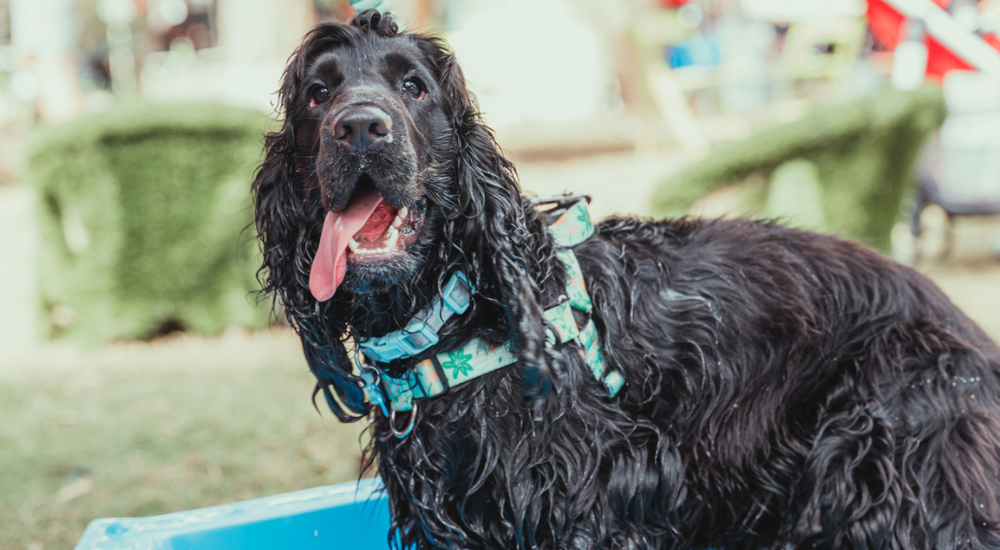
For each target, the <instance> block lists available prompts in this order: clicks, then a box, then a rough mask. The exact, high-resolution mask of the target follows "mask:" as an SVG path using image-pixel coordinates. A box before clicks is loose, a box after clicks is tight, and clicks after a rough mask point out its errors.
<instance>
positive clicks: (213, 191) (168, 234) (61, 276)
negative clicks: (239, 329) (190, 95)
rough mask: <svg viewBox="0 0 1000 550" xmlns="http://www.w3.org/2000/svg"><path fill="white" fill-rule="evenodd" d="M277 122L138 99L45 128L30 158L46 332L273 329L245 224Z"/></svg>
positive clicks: (122, 335)
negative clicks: (266, 138) (260, 297)
mask: <svg viewBox="0 0 1000 550" xmlns="http://www.w3.org/2000/svg"><path fill="white" fill-rule="evenodd" d="M270 125H271V122H270V120H269V119H268V118H267V117H266V116H265V115H263V114H261V113H257V112H255V111H248V110H243V109H237V108H232V107H225V106H221V105H212V104H185V105H150V104H132V105H127V106H123V107H119V108H116V109H115V110H113V111H111V112H107V113H101V114H97V115H90V116H87V117H83V118H81V119H79V120H76V121H74V122H71V123H69V124H65V125H60V126H53V127H47V128H44V129H42V130H40V131H38V132H36V134H35V135H33V136H32V138H33V139H32V140H31V142H30V144H29V147H28V148H27V154H26V162H25V165H26V172H27V174H26V176H27V179H28V180H29V181H30V182H31V183H33V184H34V186H35V187H36V189H37V193H38V198H39V201H38V218H39V226H40V228H39V229H40V233H41V236H42V245H41V251H40V258H39V260H40V263H39V266H40V273H39V275H40V285H39V286H40V289H41V293H42V301H43V306H44V307H45V309H46V310H47V315H46V316H45V318H46V319H51V318H54V319H55V322H54V323H53V324H51V325H50V326H49V327H48V328H49V333H50V334H53V335H62V334H65V335H67V336H71V337H74V338H77V339H81V340H84V341H90V342H100V341H107V340H111V339H131V338H143V337H147V336H149V335H150V334H152V333H154V332H155V331H156V330H158V329H159V328H161V327H162V326H164V325H165V324H168V323H171V324H172V323H179V324H180V325H181V326H182V327H184V328H188V329H191V330H194V331H197V332H199V333H201V334H215V333H218V332H219V331H221V330H222V329H224V328H225V327H226V326H227V325H230V324H237V325H242V326H245V327H260V326H263V325H265V324H266V323H267V321H268V316H269V311H268V307H267V306H268V305H267V304H257V303H256V299H255V297H254V296H253V294H252V292H253V290H255V289H256V288H258V285H257V283H256V281H255V278H254V274H255V272H256V269H257V266H259V265H260V264H259V258H258V253H257V252H256V247H255V246H254V244H253V242H252V241H253V235H254V233H253V231H252V229H248V227H249V226H250V224H251V222H252V210H251V207H250V206H251V201H250V182H251V180H252V176H253V171H254V169H255V167H256V166H257V165H258V164H259V162H260V158H261V151H262V144H263V138H262V136H263V133H264V132H265V131H266V130H267V129H268V127H269V126H270ZM53 313H54V315H53Z"/></svg>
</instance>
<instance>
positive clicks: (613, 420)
mask: <svg viewBox="0 0 1000 550" xmlns="http://www.w3.org/2000/svg"><path fill="white" fill-rule="evenodd" d="M281 102H282V105H283V108H284V110H285V117H284V127H283V129H282V130H281V131H279V132H276V133H273V134H270V135H269V136H268V139H267V158H266V160H265V162H264V165H263V167H262V168H261V169H260V171H259V173H258V176H257V179H256V182H255V184H254V190H255V195H256V214H257V227H258V230H259V234H260V238H261V241H262V243H263V252H264V260H265V271H264V272H263V273H264V275H263V277H264V278H265V279H266V281H265V282H266V285H265V286H266V290H268V291H271V292H273V293H275V294H276V296H277V297H278V298H279V299H280V302H281V304H283V306H284V308H285V312H286V313H287V316H288V318H289V320H290V321H291V323H292V324H293V325H294V326H295V328H296V330H297V331H298V332H299V334H300V335H301V337H302V342H303V347H304V350H305V355H306V358H307V359H308V363H309V365H310V367H311V369H312V371H313V373H314V374H315V375H316V377H317V379H318V384H317V390H316V391H317V392H318V393H322V394H323V395H324V396H325V398H326V401H327V402H328V403H329V405H330V407H331V408H332V409H333V411H334V412H335V413H336V415H337V416H338V417H339V418H340V419H342V420H344V421H351V420H357V419H358V418H366V417H367V418H370V419H371V422H372V424H371V425H372V428H371V432H372V440H371V441H372V443H371V447H370V448H369V449H368V456H369V457H370V460H372V461H374V462H377V464H378V470H379V473H380V474H381V476H382V478H383V480H384V481H385V485H386V488H387V490H388V493H389V496H390V502H391V510H392V518H393V520H392V521H393V523H392V525H393V534H394V535H399V536H400V537H401V541H402V543H403V544H406V545H410V544H415V545H416V546H417V547H419V548H439V547H447V548H515V547H516V548H676V549H688V548H838V549H839V548H849V549H869V548H898V549H913V548H920V549H923V548H940V549H953V548H1000V350H998V348H997V347H996V345H995V344H994V343H992V342H991V341H990V340H989V338H987V336H985V335H984V334H983V332H982V331H981V330H980V329H979V328H977V327H976V326H975V324H974V323H973V322H972V321H970V320H969V319H967V318H966V317H965V316H964V315H962V313H960V312H959V311H958V310H957V309H956V308H955V307H954V306H953V305H952V304H951V303H950V302H949V301H948V299H947V298H946V297H945V296H944V295H943V294H942V293H941V292H940V291H939V290H938V289H937V288H935V287H934V285H933V284H931V283H930V282H929V281H928V280H926V279H925V278H924V277H922V276H921V275H919V274H917V273H915V272H914V271H912V270H910V269H908V268H906V267H902V266H900V265H897V264H895V263H893V262H891V261H889V260H886V259H885V258H883V257H881V256H879V255H877V254H875V253H873V252H870V251H868V250H866V249H864V248H862V247H860V246H858V245H855V244H852V243H849V242H844V241H841V240H838V239H835V238H831V237H826V236H821V235H815V234H811V233H806V232H801V231H794V230H789V229H784V228H782V227H779V226H777V225H774V224H771V223H763V222H750V221H706V220H693V219H685V220H673V221H663V222H651V221H641V220H636V219H631V218H612V219H608V220H605V221H603V222H602V223H600V224H599V225H598V227H597V229H596V232H595V233H594V234H593V236H591V237H590V238H587V239H586V240H584V241H583V242H582V243H579V244H576V243H575V242H570V243H569V244H566V243H561V242H560V241H559V239H558V238H556V237H557V236H556V233H557V231H556V227H555V226H553V225H552V220H553V219H554V218H557V217H559V216H560V215H565V214H566V213H567V212H577V211H574V210H573V209H574V208H577V209H578V207H579V206H580V204H581V203H579V202H573V201H572V200H570V199H569V198H567V199H566V200H561V201H556V202H554V203H552V204H551V205H549V206H548V209H549V210H546V207H545V206H544V205H539V201H532V200H531V199H526V198H524V197H522V196H521V195H520V191H519V188H518V184H517V182H516V179H515V174H514V171H513V168H512V166H511V164H510V163H509V162H508V161H507V160H506V159H505V158H504V157H503V156H502V154H501V153H500V152H499V150H498V148H497V145H496V143H495V142H494V140H493V137H492V134H491V133H490V131H489V130H488V129H487V128H485V127H484V126H483V125H482V123H481V122H480V119H479V115H478V113H477V109H476V106H475V103H474V102H473V100H472V99H471V98H470V96H469V95H468V93H467V92H466V89H465V85H464V81H463V77H462V73H461V71H460V70H459V68H458V66H457V65H456V63H455V60H454V58H453V57H452V55H451V54H450V53H449V51H448V50H447V48H446V46H445V45H444V44H443V43H442V42H441V41H439V40H436V39H433V38H428V37H425V36H420V35H413V34H399V33H398V32H397V30H396V26H395V25H394V24H393V22H392V21H391V20H390V19H389V18H388V17H381V16H380V15H379V14H378V13H377V12H371V11H369V12H364V13H362V14H360V15H359V16H358V17H357V18H355V20H354V21H353V22H352V23H351V24H350V25H340V24H324V25H320V26H319V27H317V28H316V29H315V30H313V31H312V32H311V33H309V35H308V36H306V38H305V40H304V42H303V44H302V46H301V47H300V48H299V50H298V51H297V52H296V53H295V54H294V56H293V57H292V60H291V62H290V65H289V66H288V68H287V71H286V73H285V76H284V81H283V84H282V87H281ZM609 185H622V186H623V189H624V188H625V186H627V182H609ZM577 213H578V212H577ZM574 215H576V214H574ZM563 217H565V216H563ZM581 223H584V222H583V221H581ZM584 226H585V223H584ZM585 236H586V235H584V237H585ZM568 251H569V254H568V256H567V252H568ZM574 257H575V261H574V260H573V258H574ZM577 265H578V266H579V268H581V269H582V273H583V279H582V280H585V284H586V293H584V294H583V295H582V298H581V296H580V295H575V297H574V296H572V295H573V294H574V293H573V289H574V288H576V289H580V288H582V286H581V285H580V284H579V280H578V279H579V277H574V274H575V273H574V271H575V267H576V266H577ZM457 274H462V275H464V277H465V278H462V275H457ZM574 285H576V286H574ZM443 294H447V296H448V297H449V300H451V301H448V300H444V299H443V298H442V295H443ZM470 294H471V298H470V297H469V296H470ZM568 295H571V296H568ZM578 298H579V299H580V301H581V302H580V303H577V299H578ZM442 300H444V301H442ZM568 300H569V301H568ZM452 302H455V303H457V305H448V306H447V307H448V308H451V309H449V310H448V311H447V312H446V313H444V314H441V315H438V316H437V317H441V319H438V320H437V321H434V320H433V319H432V318H434V317H436V315H435V314H437V313H441V312H442V311H445V310H444V309H441V308H442V306H440V304H442V303H445V304H446V305H447V304H450V303H452ZM466 302H468V303H466ZM570 302H572V307H571V308H568V307H563V306H564V305H565V304H567V303H570ZM591 304H592V306H591ZM435 307H437V309H435ZM560 308H562V309H560ZM452 310H454V312H452ZM429 311H430V313H428V312H429ZM459 311H461V312H459ZM553 311H562V312H563V313H565V312H566V311H571V317H572V319H568V320H567V318H566V317H565V316H564V317H561V318H560V319H562V320H563V321H568V322H567V323H566V324H565V325H559V323H558V322H557V321H558V319H555V318H554V317H553V316H552V315H550V312H553ZM415 315H416V316H417V318H418V319H421V320H422V321H423V322H424V325H425V326H429V327H430V328H429V329H428V330H427V331H418V329H422V328H426V327H425V326H422V325H420V322H418V321H413V320H412V319H413V318H414V316H415ZM449 316H450V317H449ZM446 317H447V321H446V322H443V319H444V318H446ZM414 323H416V324H414ZM574 323H575V326H570V325H573V324H574ZM438 325H440V326H438ZM557 325H558V326H557ZM567 327H569V328H567ZM581 327H582V328H581ZM587 327H590V328H594V327H596V334H597V347H593V346H592V345H593V344H594V341H593V340H592V339H591V340H588V339H587V338H586V337H585V336H584V332H585V328H587ZM404 329H405V330H404ZM577 329H579V331H578V332H575V331H576V330H577ZM400 330H404V332H402V333H396V335H395V336H390V337H387V338H385V339H382V340H379V339H378V337H382V336H385V335H387V334H392V333H394V331H400ZM414 331H418V332H417V335H418V336H419V337H413V338H411V339H412V340H420V339H423V340H424V341H423V342H414V341H410V342H409V343H410V344H413V346H414V348H415V350H410V351H409V352H407V353H402V354H398V353H397V354H395V355H394V354H393V353H383V352H384V349H383V348H380V347H379V346H383V345H384V346H388V347H390V348H391V347H393V346H396V347H398V345H401V344H400V340H399V338H402V339H406V338H410V337H411V336H413V335H412V334H410V333H412V332H414ZM567 331H569V332H570V334H567ZM400 335H402V336H400ZM397 337H398V338H397ZM393 338H397V339H396V340H394V339H393ZM435 340H437V342H436V343H434V341H435ZM348 342H351V343H352V346H346V345H345V344H347V343H348ZM469 342H473V343H474V345H475V346H479V347H478V348H475V349H473V348H470V347H469V346H470V345H473V344H469ZM362 343H367V344H366V345H368V346H370V347H368V348H365V352H364V354H365V355H366V356H369V357H374V358H375V359H376V360H375V361H371V360H368V359H364V358H363V357H362V356H361V355H360V354H359V355H357V356H356V357H355V363H357V365H355V364H352V360H351V358H350V357H349V353H348V351H347V349H348V347H353V349H355V350H357V349H358V347H357V346H359V345H361V344H362ZM463 346H464V347H463ZM455 350H458V351H455ZM469 350H473V351H472V352H470V351H469ZM475 350H480V351H475ZM448 352H451V353H450V355H444V354H446V353H448ZM480 352H481V354H482V356H483V357H486V358H487V359H490V360H492V359H496V358H500V359H503V358H505V357H507V358H509V359H510V360H511V361H515V362H516V364H515V365H512V366H508V367H506V368H497V369H496V370H493V371H492V372H488V373H485V374H482V375H480V376H477V377H475V378H473V379H471V380H470V381H468V382H466V383H463V384H460V385H454V387H451V388H450V389H447V385H444V386H442V383H441V381H440V380H437V381H435V380H433V378H434V376H439V377H445V375H449V373H448V371H447V369H451V374H450V375H451V376H452V377H454V376H462V375H464V374H468V372H469V371H467V370H466V368H467V367H468V365H469V362H468V360H469V358H470V357H473V356H477V354H479V353H480ZM602 353H603V361H602V359H601V354H602ZM408 355H409V356H408ZM446 356H447V357H453V356H454V357H456V358H455V360H454V361H442V357H446ZM379 358H382V359H383V361H381V362H380V361H378V360H377V359H379ZM498 361H499V360H498ZM421 369H423V370H421ZM425 375H426V376H425ZM427 377H430V378H431V379H428V378H427ZM616 377H617V378H616ZM622 380H624V387H623V388H620V389H619V387H618V386H619V385H620V383H621V382H622ZM380 382H381V383H380ZM602 382H603V383H602ZM394 384H395V386H394ZM435 384H436V385H435ZM401 385H402V386H405V387H403V389H402V390H400V389H399V388H400V387H401ZM411 386H412V388H411ZM418 386H419V387H418ZM394 388H395V389H394ZM446 389H447V391H444V390H446ZM438 393H440V395H436V396H433V397H424V398H421V394H427V395H428V396H430V395H435V394H438ZM381 399H385V400H393V401H394V402H393V403H392V404H391V406H390V405H386V404H383V405H382V406H383V407H385V408H384V409H382V410H380V407H379V406H378V404H377V403H378V402H379V401H380V400H381ZM411 400H414V401H412V404H411V402H410V401H411ZM371 403H376V404H375V405H373V404H371ZM390 408H391V409H392V410H390ZM386 412H388V414H386Z"/></svg>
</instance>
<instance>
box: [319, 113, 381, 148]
mask: <svg viewBox="0 0 1000 550" xmlns="http://www.w3.org/2000/svg"><path fill="white" fill-rule="evenodd" d="M391 135H392V119H390V118H389V115H388V114H386V113H385V112H384V111H382V110H381V109H379V108H377V107H371V106H359V107H351V108H348V109H347V110H345V111H344V112H343V113H341V115H340V116H339V117H338V118H337V120H336V121H334V123H333V139H335V140H336V141H337V143H338V144H340V146H341V147H343V148H344V149H346V150H348V151H352V152H358V153H363V152H365V151H375V150H377V149H378V148H380V147H382V146H383V145H385V143H386V142H388V141H390V140H391V138H390V136H391Z"/></svg>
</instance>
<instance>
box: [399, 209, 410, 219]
mask: <svg viewBox="0 0 1000 550" xmlns="http://www.w3.org/2000/svg"><path fill="white" fill-rule="evenodd" d="M409 215H410V209H409V208H407V207H405V206H404V207H402V208H400V209H399V213H398V214H396V219H397V220H405V219H406V218H407V217H408V216H409Z"/></svg>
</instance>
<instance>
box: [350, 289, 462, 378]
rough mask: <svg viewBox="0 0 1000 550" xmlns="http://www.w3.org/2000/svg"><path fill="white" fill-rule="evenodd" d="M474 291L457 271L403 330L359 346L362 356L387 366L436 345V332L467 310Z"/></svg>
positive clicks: (364, 342) (371, 339) (366, 341)
mask: <svg viewBox="0 0 1000 550" xmlns="http://www.w3.org/2000/svg"><path fill="white" fill-rule="evenodd" d="M474 293H475V289H473V288H472V285H471V284H469V279H468V277H466V276H465V274H464V273H462V272H461V271H459V272H456V273H455V274H454V275H452V276H451V279H449V280H448V284H446V285H445V287H444V291H443V292H442V293H441V296H440V297H436V298H434V303H433V304H431V307H430V308H429V309H425V310H423V311H421V312H420V313H418V314H417V315H415V316H414V317H413V319H410V322H409V323H407V324H406V328H404V329H403V330H396V331H393V332H390V333H389V334H386V335H385V336H382V337H379V338H370V339H368V340H365V341H363V342H361V343H360V344H359V347H360V348H361V350H362V351H363V352H364V354H365V355H367V356H368V357H370V358H371V359H372V360H373V361H378V362H379V363H389V362H391V361H395V360H397V359H406V358H409V357H413V356H414V355H418V354H420V353H423V352H425V351H427V350H429V349H431V348H432V347H434V345H435V344H437V343H438V340H439V338H438V334H437V333H438V331H439V330H441V327H443V326H444V324H445V323H446V322H447V321H448V319H451V316H452V315H455V314H456V313H457V314H459V315H461V314H463V313H465V310H467V309H469V304H470V303H472V294H474Z"/></svg>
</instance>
